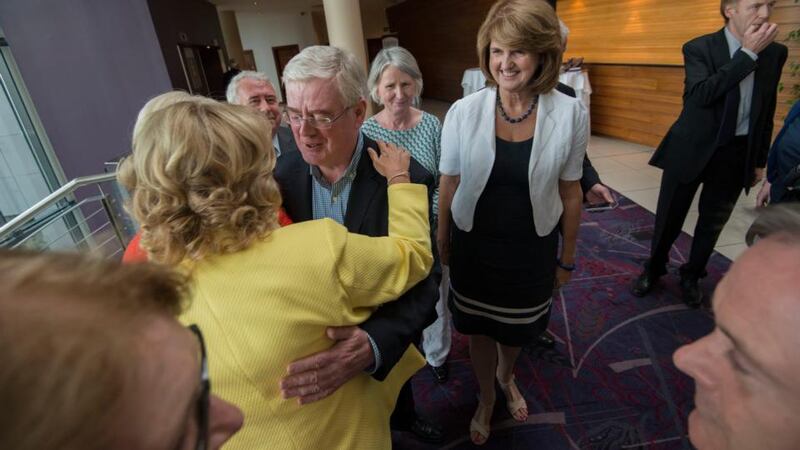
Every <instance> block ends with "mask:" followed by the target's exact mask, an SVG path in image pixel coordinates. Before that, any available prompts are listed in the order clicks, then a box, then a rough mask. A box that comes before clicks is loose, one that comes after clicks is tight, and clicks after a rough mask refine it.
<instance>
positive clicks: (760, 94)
mask: <svg viewBox="0 0 800 450" xmlns="http://www.w3.org/2000/svg"><path fill="white" fill-rule="evenodd" d="M772 64H773V61H772V59H771V58H770V55H769V54H768V53H767V52H761V55H759V58H758V63H757V65H756V70H755V76H754V78H753V98H752V100H751V102H750V129H749V130H748V135H750V136H753V135H754V134H756V133H753V126H754V125H755V124H757V123H758V122H757V120H758V118H759V117H761V110H762V106H763V105H762V104H763V103H764V101H763V98H764V89H765V86H764V84H765V83H766V82H767V81H768V80H767V79H766V77H765V73H764V72H765V71H764V70H759V68H760V67H771V65H772ZM768 120H772V117H770V118H768Z"/></svg>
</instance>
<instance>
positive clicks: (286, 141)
mask: <svg viewBox="0 0 800 450" xmlns="http://www.w3.org/2000/svg"><path fill="white" fill-rule="evenodd" d="M226 97H227V98H228V103H233V104H236V105H242V106H249V107H251V108H254V109H256V110H258V111H259V112H261V113H262V114H264V115H265V116H267V119H268V120H269V122H270V123H271V124H272V146H273V147H274V148H275V154H276V155H277V156H281V154H283V153H287V152H292V151H296V150H297V145H296V144H295V142H294V137H293V136H292V130H290V129H289V128H287V127H281V107H280V102H279V101H278V95H277V94H276V93H275V87H274V86H273V85H272V81H271V80H270V79H269V77H268V76H267V74H265V73H262V72H254V71H252V70H245V71H243V72H239V74H238V75H236V76H235V77H233V79H232V80H231V82H230V83H228V91H227V93H226Z"/></svg>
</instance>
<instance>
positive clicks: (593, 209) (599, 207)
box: [586, 202, 618, 213]
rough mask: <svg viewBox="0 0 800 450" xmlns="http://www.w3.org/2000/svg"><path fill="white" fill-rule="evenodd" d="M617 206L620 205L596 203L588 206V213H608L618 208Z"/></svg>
mask: <svg viewBox="0 0 800 450" xmlns="http://www.w3.org/2000/svg"><path fill="white" fill-rule="evenodd" d="M617 205H618V203H616V202H613V203H611V202H605V203H596V204H594V205H587V206H586V212H590V213H597V212H602V211H608V210H611V209H614V208H616V207H617Z"/></svg>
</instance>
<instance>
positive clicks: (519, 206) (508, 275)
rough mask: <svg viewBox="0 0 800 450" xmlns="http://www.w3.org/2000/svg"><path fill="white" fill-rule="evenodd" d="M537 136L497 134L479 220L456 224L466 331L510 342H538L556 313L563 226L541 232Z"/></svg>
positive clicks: (454, 284) (454, 308) (453, 303)
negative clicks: (533, 163) (535, 181)
mask: <svg viewBox="0 0 800 450" xmlns="http://www.w3.org/2000/svg"><path fill="white" fill-rule="evenodd" d="M531 145H532V139H529V140H527V141H524V142H508V141H504V140H502V139H500V138H497V145H496V152H497V153H496V155H495V161H494V166H493V167H492V172H491V175H490V176H489V180H488V182H487V184H486V187H485V188H484V190H483V192H482V194H481V197H480V199H479V200H478V203H477V206H476V208H475V218H474V221H473V228H472V231H470V232H465V231H462V230H459V229H458V227H457V226H456V225H455V223H452V224H451V230H452V232H451V246H450V252H451V253H450V299H449V307H450V310H451V312H452V315H453V325H454V326H455V328H456V330H458V331H459V332H460V333H462V334H467V335H471V334H478V335H486V336H489V337H492V338H494V339H495V340H496V341H497V342H499V343H501V344H503V345H509V346H515V347H521V346H524V345H527V344H529V343H531V342H533V340H534V339H536V337H537V336H539V335H540V334H541V333H542V332H543V331H544V330H545V329H546V328H547V322H548V320H549V317H550V305H551V303H552V295H553V284H554V281H555V271H556V258H557V252H558V231H557V229H554V230H553V231H552V232H551V233H550V234H549V235H547V236H545V237H540V236H538V235H537V234H536V230H535V229H534V223H533V208H532V207H531V200H530V194H529V188H528V161H529V160H530V154H531Z"/></svg>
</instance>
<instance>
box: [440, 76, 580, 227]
mask: <svg viewBox="0 0 800 450" xmlns="http://www.w3.org/2000/svg"><path fill="white" fill-rule="evenodd" d="M496 101H497V89H496V88H494V87H487V88H485V89H482V90H480V91H478V92H475V93H473V94H470V95H468V96H467V97H464V98H462V99H461V100H458V101H457V102H455V103H454V104H453V106H452V107H451V108H450V111H448V112H447V116H446V117H445V119H444V125H443V126H442V157H441V161H440V163H439V171H440V172H441V173H442V174H443V175H461V181H460V183H459V185H458V188H457V189H456V192H455V195H454V197H453V204H452V205H451V207H450V211H451V213H452V215H453V220H454V221H455V223H456V225H457V226H458V228H459V229H461V230H464V231H471V230H472V223H473V216H474V215H475V206H476V205H477V204H478V199H479V198H480V196H481V193H482V192H483V189H484V188H485V187H486V182H487V181H488V180H489V175H490V174H491V172H492V166H494V155H495V136H496V132H495V126H494V124H495V107H496V106H495V105H496V103H495V102H496ZM588 131H589V124H588V114H587V113H586V107H585V106H584V105H583V103H582V102H581V101H580V100H578V99H576V98H573V97H570V96H568V95H566V94H563V93H561V92H558V91H557V90H555V89H553V90H552V91H550V92H548V93H546V94H542V95H540V96H539V111H538V114H537V117H536V127H535V128H534V137H533V147H532V148H531V159H530V162H529V163H528V180H529V183H528V184H529V188H530V197H531V205H532V206H533V221H534V226H535V229H536V233H537V234H538V235H539V236H547V235H548V234H549V233H550V232H551V231H553V228H555V226H556V225H557V224H558V221H559V219H560V218H561V213H562V212H563V211H564V205H563V204H562V203H561V197H560V196H559V193H558V180H559V179H560V180H565V181H575V180H580V178H581V176H582V175H583V157H584V155H585V154H586V145H587V140H588Z"/></svg>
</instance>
